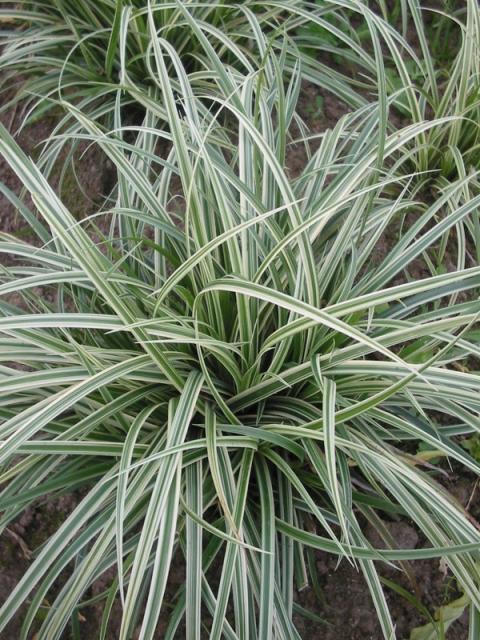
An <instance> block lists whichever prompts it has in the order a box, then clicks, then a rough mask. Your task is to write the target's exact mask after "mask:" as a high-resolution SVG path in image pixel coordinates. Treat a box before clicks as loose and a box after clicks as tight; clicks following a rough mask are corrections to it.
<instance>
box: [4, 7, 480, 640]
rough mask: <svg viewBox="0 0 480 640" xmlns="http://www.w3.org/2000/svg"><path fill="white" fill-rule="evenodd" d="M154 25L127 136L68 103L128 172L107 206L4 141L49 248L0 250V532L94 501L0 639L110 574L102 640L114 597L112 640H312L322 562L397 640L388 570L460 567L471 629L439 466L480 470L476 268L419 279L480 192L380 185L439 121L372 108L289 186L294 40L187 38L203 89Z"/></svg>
mask: <svg viewBox="0 0 480 640" xmlns="http://www.w3.org/2000/svg"><path fill="white" fill-rule="evenodd" d="M252 21H253V22H252V25H254V26H258V27H259V23H258V22H256V21H255V19H254V18H253V17H252ZM145 28H146V29H148V30H149V31H148V34H149V35H148V37H149V43H150V44H149V46H151V51H152V55H151V73H152V77H154V78H155V83H156V85H157V87H158V92H159V95H160V96H161V103H160V104H161V107H159V106H158V104H157V102H156V101H155V100H151V99H149V97H148V93H145V94H143V97H142V102H141V104H142V108H143V110H144V115H143V118H142V120H141V122H139V123H134V124H132V123H131V122H129V121H128V120H127V122H124V114H123V111H122V105H121V101H120V100H119V101H117V102H116V103H115V108H114V111H113V119H114V121H115V128H114V129H113V130H109V129H107V128H103V127H102V126H101V123H99V122H98V121H97V119H96V118H94V117H91V114H88V113H85V112H83V111H82V110H81V109H80V108H78V106H75V105H74V104H71V103H70V102H66V101H64V102H61V103H60V106H61V108H62V109H64V110H65V112H66V113H68V115H69V117H70V118H71V119H72V121H73V119H74V120H75V122H76V123H77V124H76V125H75V128H74V130H73V129H71V130H70V131H69V132H68V133H64V134H63V138H62V142H70V139H69V138H71V137H72V136H75V140H76V139H78V138H81V139H82V140H87V141H88V142H89V143H90V144H92V145H97V146H98V147H99V148H100V149H101V150H102V152H103V153H104V154H105V155H106V156H107V157H108V158H109V160H110V162H111V163H112V164H113V166H114V167H115V172H116V188H115V190H114V193H113V194H111V196H110V198H108V199H106V200H105V203H104V206H103V207H102V208H101V210H99V211H98V212H97V213H95V214H93V215H91V216H89V217H87V218H86V219H84V220H81V221H78V220H76V219H74V217H73V216H72V215H71V213H70V212H69V211H68V210H67V209H66V207H65V206H64V204H63V203H62V202H61V201H60V199H59V198H58V196H57V195H56V194H55V192H54V191H53V189H52V188H51V187H50V186H49V183H48V180H47V179H46V177H45V176H44V175H43V174H42V171H41V170H40V169H39V167H38V166H37V165H35V164H34V162H33V161H32V160H31V159H30V158H28V157H27V156H26V155H25V154H24V153H23V152H22V150H21V149H20V148H19V147H18V145H17V143H16V142H15V141H14V139H13V138H12V137H11V136H10V134H9V133H8V132H7V131H6V130H5V129H4V128H2V129H1V130H0V152H1V153H2V155H3V157H4V158H5V159H6V161H7V162H8V163H9V164H10V166H11V167H12V169H13V170H14V171H15V172H16V174H17V175H18V177H19V178H20V179H21V181H22V183H23V184H24V186H25V188H26V190H27V191H28V192H29V193H30V195H31V199H32V203H33V206H34V207H35V211H33V210H29V209H28V208H27V205H26V204H25V205H24V206H23V207H22V208H21V209H20V213H21V214H23V215H24V216H25V219H26V221H27V222H28V223H29V224H30V225H31V227H32V233H33V234H35V236H36V238H35V239H34V240H32V242H31V243H28V242H22V241H20V240H18V239H15V238H13V237H12V236H9V235H6V234H2V235H1V236H0V252H1V253H2V254H5V255H8V256H9V261H8V264H9V265H10V266H8V267H4V268H3V269H2V273H1V285H0V295H1V296H2V302H1V303H0V315H1V318H0V345H1V349H0V354H1V357H2V361H3V363H2V366H1V369H0V390H1V392H2V393H1V399H0V417H1V424H0V440H1V444H0V462H1V464H2V468H1V475H0V481H1V485H2V492H1V494H0V509H1V514H2V515H1V518H0V525H1V527H2V528H3V529H5V528H6V527H7V526H8V525H9V523H11V522H12V521H13V520H14V519H15V518H16V517H17V516H18V515H19V514H21V513H22V511H23V510H24V509H26V508H27V507H28V506H29V505H31V504H33V503H34V502H35V501H38V500H39V499H40V500H41V499H43V498H44V497H45V496H47V495H52V496H58V495H61V494H65V493H71V492H73V491H75V492H77V495H78V504H77V506H76V507H75V508H74V510H73V511H72V513H71V514H70V515H68V517H67V518H66V519H65V521H64V522H63V523H61V524H60V525H59V527H58V529H57V530H56V531H55V532H54V533H53V534H52V535H51V536H50V537H49V538H48V539H47V540H46V541H45V542H44V543H43V544H42V545H41V546H40V547H39V548H38V549H36V550H35V556H34V558H33V559H32V561H31V563H30V566H29V568H28V570H27V571H26V573H25V575H24V577H23V578H22V580H21V581H20V582H19V583H18V585H17V586H16V587H15V589H14V590H13V591H12V593H11V594H10V596H9V598H8V599H7V601H6V602H5V603H4V605H3V607H2V608H1V610H0V629H5V627H6V625H7V624H8V622H9V620H11V618H12V617H13V616H14V615H15V613H16V612H17V611H18V610H19V609H20V607H22V606H23V605H27V609H26V613H25V614H22V616H23V618H22V620H23V629H22V633H21V639H22V640H23V639H27V638H29V637H31V634H32V633H33V632H37V633H38V637H39V638H49V639H51V640H56V639H60V638H61V637H62V634H63V633H64V631H65V629H66V628H67V627H68V626H69V625H71V626H72V628H74V629H76V628H77V627H78V618H79V614H81V612H82V610H83V609H84V607H86V606H88V604H89V603H91V601H92V598H91V595H90V589H91V587H92V585H94V584H96V582H97V581H98V580H99V579H100V578H102V579H103V581H104V582H105V580H106V579H107V578H108V577H109V579H108V581H107V586H106V588H105V590H104V591H102V593H101V594H100V597H101V598H103V599H104V606H103V618H102V620H101V623H100V630H99V635H98V637H99V638H105V637H107V633H108V631H109V629H110V628H112V626H113V625H115V623H116V622H117V621H116V620H115V619H113V618H114V616H113V615H112V611H118V609H115V606H116V603H119V605H120V607H121V611H122V615H121V622H120V627H119V631H118V638H119V639H120V640H127V639H128V638H131V637H132V635H133V634H134V632H137V633H139V637H140V638H141V639H142V640H146V639H151V638H154V637H156V635H155V633H156V628H157V625H158V622H159V620H160V618H161V619H162V620H163V621H165V620H166V621H167V629H166V631H165V637H166V638H170V639H172V638H177V637H179V634H183V631H180V629H183V627H181V625H183V624H184V625H185V632H184V633H185V636H186V637H187V638H188V639H191V640H193V639H197V638H200V637H203V635H204V634H207V635H209V636H210V637H211V638H228V639H231V640H235V639H244V640H250V639H251V638H259V639H262V640H268V639H269V638H282V639H284V640H290V639H292V638H300V634H299V632H298V631H297V629H296V627H295V617H294V616H295V614H297V613H299V612H302V608H301V607H300V605H299V604H298V602H297V599H296V589H297V587H298V588H301V587H304V586H305V584H306V583H308V581H309V576H310V574H311V572H312V569H313V571H314V570H315V565H314V563H312V562H311V558H312V557H313V555H312V553H313V551H314V550H322V551H324V552H328V553H330V554H333V555H335V556H338V557H339V559H342V561H343V562H351V563H352V564H354V565H355V566H356V567H357V568H358V569H359V571H361V572H362V573H363V576H364V578H365V584H366V586H367V587H368V589H369V591H370V593H371V596H372V599H373V602H374V604H375V608H376V611H377V614H378V619H379V622H380V625H381V629H382V632H383V635H384V637H385V638H394V637H395V621H394V620H392V618H391V615H390V612H389V609H388V605H387V601H386V598H385V594H384V592H383V588H382V584H381V580H380V574H381V571H382V566H383V564H384V563H386V562H388V563H400V566H403V565H404V563H405V561H408V560H411V561H414V560H418V559H425V558H445V559H446V563H447V565H448V567H449V569H450V570H451V571H452V573H453V575H454V576H455V577H456V580H457V582H458V585H459V587H460V588H461V590H462V591H463V592H464V593H465V595H466V598H467V600H468V602H469V605H470V611H471V633H472V634H475V633H476V629H478V624H479V615H478V611H479V610H480V596H479V591H478V583H479V579H480V571H479V563H478V560H479V557H478V556H479V544H480V533H479V531H478V529H477V527H476V526H475V524H474V523H473V522H472V520H471V519H470V518H469V516H468V515H467V514H466V513H465V511H464V510H463V509H462V508H461V507H460V506H459V505H458V504H457V503H456V502H455V500H454V499H453V498H452V496H451V495H450V494H449V493H448V492H447V490H446V489H445V488H443V487H442V485H441V484H440V483H439V481H438V479H439V477H440V476H439V475H438V474H437V473H436V466H435V465H434V464H433V463H426V462H425V455H424V450H425V449H427V450H428V451H432V452H435V458H437V459H438V460H440V462H439V463H438V464H441V463H442V462H443V461H447V462H449V463H451V464H455V465H458V467H459V468H463V469H466V470H469V471H470V472H472V473H474V474H478V472H479V465H478V462H477V460H475V459H474V458H473V457H472V456H470V455H469V453H468V452H467V451H465V449H464V448H462V447H461V446H460V445H459V438H461V437H462V436H465V435H470V434H472V433H477V432H478V429H479V421H478V412H479V408H480V405H479V396H478V387H479V382H480V378H479V375H478V372H476V371H475V370H472V362H475V359H476V358H478V355H479V347H478V342H476V341H475V335H476V333H475V328H476V323H477V319H478V314H479V312H480V305H479V301H478V291H479V286H480V266H478V264H477V263H475V262H474V261H471V260H470V259H468V260H466V261H465V262H464V263H462V264H460V265H457V268H456V269H454V270H452V271H447V272H443V273H441V272H440V273H435V274H434V275H425V270H423V271H422V269H421V267H422V265H426V270H427V273H428V266H429V264H430V263H429V260H430V258H429V252H430V251H431V250H436V247H437V246H438V245H439V244H441V243H442V242H444V241H445V238H451V237H453V236H454V235H455V234H457V235H459V236H462V234H465V233H466V231H465V229H467V230H468V228H469V225H474V224H476V222H475V221H476V220H477V218H476V216H477V215H478V206H479V204H480V196H479V195H473V194H472V195H471V197H470V198H469V199H464V200H461V199H460V195H461V194H463V193H464V192H465V188H467V187H468V185H469V184H470V181H472V180H476V179H477V175H476V174H472V175H471V176H470V175H467V176H465V177H464V178H463V179H462V180H459V181H453V182H452V183H451V184H450V185H449V186H447V187H446V188H445V189H444V191H443V193H442V194H441V196H440V197H439V198H438V199H436V200H435V201H434V202H432V203H426V202H425V201H423V200H418V199H416V197H415V193H414V187H413V186H412V185H413V184H414V182H415V181H414V178H415V177H418V176H416V175H411V174H410V175H401V174H400V173H399V172H395V171H393V170H392V167H394V166H395V164H396V163H397V164H398V162H400V161H401V160H402V157H403V155H404V154H408V153H409V150H410V148H411V145H415V144H416V142H417V141H418V140H419V138H421V137H422V136H424V135H426V134H429V133H430V132H432V131H435V130H436V129H438V128H439V127H440V128H441V127H442V126H443V122H442V121H440V122H436V121H432V122H425V121H422V122H418V123H414V124H411V125H408V126H406V127H404V128H402V129H400V130H399V131H396V132H394V133H392V134H389V133H388V132H387V130H386V127H385V122H384V110H383V107H384V101H382V100H380V101H379V102H378V103H377V102H376V103H372V104H365V105H364V106H363V107H361V108H359V109H358V110H356V111H354V112H352V113H350V114H347V115H346V116H344V117H342V118H341V119H340V120H339V121H338V123H337V125H336V126H335V127H334V128H333V129H330V130H327V131H325V132H324V133H323V134H322V135H321V136H318V135H317V136H312V138H310V136H307V137H305V139H303V140H301V141H300V142H298V141H297V145H298V144H303V145H305V146H306V147H307V151H308V153H307V156H308V161H307V162H306V164H305V167H304V169H303V171H301V173H300V175H299V176H298V177H296V178H294V179H293V178H291V177H290V172H289V169H288V165H289V162H290V157H291V146H292V138H291V136H292V135H296V134H295V132H296V131H297V130H298V128H297V127H296V125H295V123H296V121H297V116H296V107H297V97H298V93H299V83H300V81H301V80H300V78H301V76H300V75H299V74H291V75H288V74H286V75H287V77H289V78H290V79H289V81H288V82H287V84H285V82H284V77H285V75H284V73H283V72H284V69H283V65H284V64H285V57H284V56H282V48H280V49H279V50H272V49H269V46H268V38H267V36H263V35H262V30H261V28H258V29H255V33H256V35H255V38H256V41H257V44H258V47H259V51H262V52H263V53H262V55H261V56H260V55H259V58H261V59H262V63H261V64H259V65H258V66H257V67H254V68H253V69H251V70H250V71H248V70H247V71H246V72H245V73H237V74H234V73H229V72H227V71H225V68H224V63H223V60H222V57H221V56H220V55H219V53H218V52H216V51H215V49H213V48H211V47H209V46H208V38H207V40H204V39H203V36H205V34H206V32H205V31H204V30H203V26H202V25H197V24H195V22H193V23H192V24H191V28H192V30H193V31H194V33H195V35H196V37H197V39H198V41H199V42H204V49H203V50H202V55H203V56H204V57H205V60H206V61H207V63H208V65H209V68H210V70H211V72H210V75H209V77H208V78H206V79H205V82H204V85H203V88H202V90H200V88H199V87H198V85H197V84H196V75H195V73H196V72H195V71H193V72H192V71H190V70H189V69H188V67H187V68H186V67H185V65H184V64H183V62H182V58H181V57H180V55H179V54H178V53H177V51H176V50H175V48H174V47H173V46H172V44H171V43H170V42H168V41H167V40H166V39H164V38H163V37H162V35H161V34H158V33H157V25H156V23H155V19H154V16H153V13H152V12H147V13H146V14H145ZM374 33H375V32H374V31H372V34H374ZM372 37H373V38H374V41H375V35H373V36H372ZM287 43H288V41H287ZM285 46H287V44H286V45H285ZM377 54H378V51H377ZM238 55H240V50H239V51H238ZM376 60H377V63H378V64H377V71H378V74H379V75H380V74H381V65H380V57H379V56H378V55H377V58H376ZM314 138H315V140H314ZM314 141H315V142H318V141H319V142H320V144H319V145H318V144H315V145H313V142H314ZM55 143H56V139H55V138H52V139H51V140H50V141H49V145H53V146H49V145H48V144H47V149H48V148H50V149H51V148H53V147H54V146H55ZM46 153H47V155H48V151H46ZM392 194H394V195H393V196H392ZM440 214H441V219H439V221H438V223H437V224H435V225H432V224H431V222H432V220H433V219H436V218H438V217H439V216H440ZM407 217H413V218H414V220H415V226H414V231H411V230H409V228H408V227H405V226H404V225H403V222H404V220H405V219H406V218H407ZM412 228H413V227H412ZM101 229H103V233H102V232H101ZM382 243H383V245H382ZM384 243H387V247H386V249H385V250H384V251H383V252H382V251H381V250H380V249H381V246H384ZM384 248H385V247H384ZM12 258H13V260H12ZM412 269H413V270H416V272H417V273H418V271H420V273H421V275H420V276H419V277H417V278H413V279H412V278H409V277H407V275H406V274H409V273H410V272H411V271H412ZM39 288H40V293H39ZM12 293H15V294H16V296H15V299H14V301H12V299H11V298H9V295H10V294H12ZM47 293H48V295H46V294H47ZM19 297H20V298H22V297H23V300H19ZM15 301H16V302H15ZM19 366H21V368H22V370H19ZM396 517H402V518H404V517H408V518H409V520H411V522H412V523H413V524H414V526H415V527H416V528H417V529H418V530H419V531H420V532H421V534H422V539H424V540H425V544H422V545H421V546H419V548H415V549H408V550H406V549H398V548H395V547H392V546H391V545H390V546H387V548H386V549H376V548H374V547H372V544H371V542H370V541H369V540H368V539H367V538H366V535H365V523H366V522H367V521H370V522H373V523H377V525H378V523H379V522H380V521H381V520H382V519H388V518H396ZM172 566H173V567H182V568H183V569H184V571H185V576H186V580H185V583H184V584H183V585H181V587H180V588H178V589H176V590H172V589H169V576H171V573H172ZM166 593H168V596H166V595H165V594H166ZM98 599H99V596H97V598H96V600H97V601H98ZM115 628H116V627H115ZM471 637H472V638H474V637H475V635H471Z"/></svg>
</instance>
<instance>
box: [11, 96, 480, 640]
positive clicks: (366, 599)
mask: <svg viewBox="0 0 480 640" xmlns="http://www.w3.org/2000/svg"><path fill="white" fill-rule="evenodd" d="M346 111H347V107H346V105H344V104H343V103H342V102H340V101H338V100H337V99H335V98H334V97H332V96H330V95H328V94H326V93H324V92H319V91H318V90H317V89H316V88H315V87H313V86H311V85H305V86H304V89H303V93H302V97H301V102H300V113H301V115H302V116H303V118H304V120H305V121H307V122H308V126H309V129H310V130H311V131H312V132H313V133H321V132H322V131H324V130H325V129H326V128H328V127H332V126H334V125H335V123H336V122H337V121H338V119H339V117H341V116H342V115H343V114H344V113H346ZM1 120H2V122H3V123H4V124H6V125H8V126H9V127H10V128H11V129H12V130H15V127H16V126H18V124H19V122H20V121H21V114H19V113H15V112H9V113H4V114H2V115H1ZM54 124H55V122H54V120H52V119H46V120H43V121H41V122H37V123H35V124H32V125H30V126H28V127H27V128H25V129H24V130H23V131H22V132H21V134H20V135H19V136H18V138H17V139H18V141H19V143H20V145H21V146H22V148H23V149H24V150H25V151H26V152H27V153H29V154H31V155H35V154H36V152H37V149H38V145H39V144H40V143H41V141H42V140H44V139H45V138H46V137H47V136H48V134H49V132H50V131H51V129H52V127H53V126H54ZM312 147H314V144H313V145H312ZM306 159H307V152H306V150H305V147H304V145H302V144H295V145H292V146H291V149H290V152H289V156H288V162H287V164H288V169H289V172H290V174H291V176H292V177H296V176H297V175H298V174H299V172H300V170H301V168H303V167H304V165H305V161H306ZM77 172H78V175H79V177H80V181H81V182H82V184H83V185H84V186H86V187H87V189H88V193H89V195H90V198H91V199H92V200H93V202H95V201H96V200H97V199H98V198H99V197H100V196H101V194H102V193H103V192H104V190H105V185H106V184H107V183H108V180H109V176H108V167H107V165H106V163H105V161H104V160H103V158H102V157H101V156H100V154H99V153H98V152H96V151H95V150H94V149H92V150H90V151H89V152H88V153H87V154H86V155H84V156H83V157H82V159H81V160H79V164H78V165H77ZM55 180H57V178H54V181H53V183H54V186H55V187H56V186H58V181H57V182H55ZM0 182H3V183H4V184H6V185H7V186H8V187H9V188H10V189H12V191H14V192H16V193H19V192H20V190H21V185H20V183H19V181H18V179H17V178H16V177H15V176H14V175H13V174H12V172H11V171H10V169H9V167H8V166H7V165H6V163H5V162H4V161H3V160H0ZM65 195H66V200H67V204H68V201H70V202H71V203H75V213H76V215H78V216H80V217H81V216H83V215H85V214H87V213H88V212H89V210H90V208H91V206H92V203H91V202H88V201H86V200H85V199H84V200H81V197H80V196H79V193H78V189H77V188H76V187H75V185H74V184H72V192H71V193H67V194H65ZM79 203H80V204H79ZM0 225H1V226H0V229H1V231H3V232H5V233H11V234H13V235H14V236H16V237H18V238H22V239H27V240H28V241H34V238H32V236H31V233H30V232H29V229H28V228H27V227H26V225H25V223H24V222H23V220H22V218H21V217H20V216H19V215H18V214H17V213H16V211H15V209H14V207H13V206H12V205H11V203H10V202H9V201H8V200H7V199H6V198H5V197H4V196H1V195H0ZM386 251H387V249H385V252H386ZM0 259H1V260H2V261H5V257H4V256H0ZM4 263H5V262H4ZM448 483H449V488H450V489H451V490H452V492H453V493H454V494H455V495H456V497H457V499H458V500H459V502H460V503H461V504H462V505H463V506H464V507H467V506H468V510H469V513H470V514H471V515H472V517H474V518H479V516H480V491H479V490H476V491H474V488H475V486H476V485H475V479H474V478H465V477H461V476H456V475H455V474H453V473H451V474H450V475H449V478H448ZM472 496H473V497H472ZM78 499H79V496H78V495H65V496H56V497H48V498H46V499H45V500H40V501H38V502H37V503H36V504H35V505H34V506H33V507H30V508H29V509H27V510H26V511H25V512H24V513H23V514H22V515H21V516H20V517H18V518H17V520H16V521H15V522H14V523H13V524H12V525H11V526H10V527H9V529H8V530H7V532H6V534H5V535H4V536H3V537H2V542H1V544H0V601H1V602H3V601H4V600H5V599H6V598H7V597H8V595H9V594H10V593H11V591H12V589H13V588H14V587H15V585H16V584H17V583H18V581H19V580H20V579H21V577H22V575H23V574H24V572H25V571H26V569H27V568H28V566H29V563H30V561H31V557H32V553H35V550H37V549H38V547H39V545H41V544H42V542H44V541H45V540H46V539H48V537H49V535H51V534H52V533H53V532H54V531H55V530H56V529H57V528H58V526H59V524H60V523H61V522H63V521H64V520H65V518H66V517H67V516H68V514H69V513H70V512H71V511H72V509H73V508H74V507H75V506H76V504H77V503H78ZM385 525H386V527H387V528H388V530H389V532H390V534H391V536H392V537H393V539H394V540H395V541H396V544H397V545H398V547H400V548H406V549H407V548H416V547H421V546H422V545H424V544H425V540H423V539H422V538H421V537H420V535H419V534H418V532H417V531H416V530H415V528H414V527H413V526H412V524H411V523H410V522H408V521H396V522H386V523H385ZM366 531H367V535H368V537H369V539H370V541H371V542H372V544H374V545H375V546H378V547H382V546H383V542H382V540H380V539H379V537H378V534H377V533H376V531H375V530H374V529H373V528H372V527H369V526H367V529H366ZM316 567H317V572H318V581H319V584H320V587H321V590H322V594H323V597H322V601H321V602H319V600H318V598H317V596H316V595H315V593H314V591H313V589H311V588H308V589H306V590H303V591H301V592H300V593H298V594H297V600H298V602H299V603H300V604H301V605H302V606H303V607H305V608H306V609H308V610H310V611H312V612H313V613H315V614H316V615H317V616H320V617H321V618H322V620H323V622H322V623H319V622H312V621H311V620H308V619H305V618H301V617H298V616H297V618H296V623H297V624H298V629H299V632H300V635H301V636H302V638H304V639H305V640H337V639H341V640H382V639H383V635H382V633H381V629H380V626H379V623H378V621H377V616H376V613H375V610H374V607H373V603H372V601H371V598H370V595H369V592H368V589H366V586H365V582H364V579H363V576H362V574H361V571H359V570H357V568H355V567H354V566H352V565H350V564H349V563H348V562H347V561H345V560H343V561H342V562H341V563H340V564H339V565H338V562H337V558H336V557H333V556H329V555H327V554H324V553H318V554H316ZM378 568H379V572H380V574H381V575H382V576H383V577H384V578H387V579H389V580H392V581H395V582H396V583H398V584H399V585H400V586H402V587H403V588H404V589H406V590H408V591H409V592H410V593H413V594H415V595H416V596H417V597H418V598H419V600H420V601H421V602H422V603H423V604H424V605H425V606H427V607H428V609H429V610H430V612H432V613H433V611H434V610H435V608H436V607H438V606H441V605H443V604H446V603H448V602H450V601H451V600H454V599H455V598H456V597H458V595H459V594H458V592H457V587H456V584H455V581H454V580H453V578H452V575H451V573H450V572H449V570H448V566H445V565H444V563H442V562H439V561H422V562H415V563H410V564H409V567H408V575H407V573H406V572H405V571H402V570H401V569H396V568H392V567H391V566H386V565H384V566H382V567H378ZM113 575H114V571H113V570H112V571H111V572H109V573H108V574H106V575H105V576H103V577H102V579H101V580H99V581H97V583H96V584H95V585H94V586H93V587H92V589H91V592H90V594H88V595H89V596H95V595H97V594H98V593H101V592H102V591H103V589H104V588H105V587H106V586H107V585H108V584H109V580H111V579H112V577H113ZM183 579H184V572H183V568H182V567H181V565H179V564H177V565H174V567H173V571H172V585H171V588H172V589H174V588H175V587H176V586H178V585H180V584H182V582H183ZM385 592H386V596H387V600H388V604H389V606H390V609H391V613H392V617H393V620H394V623H395V624H396V627H397V637H398V640H407V639H408V637H409V635H410V631H411V629H412V628H414V627H415V626H418V625H421V624H425V622H426V621H425V620H424V619H422V616H421V615H420V614H419V612H418V611H417V609H416V608H415V607H413V606H412V605H411V604H410V603H409V602H408V601H407V600H405V599H404V598H403V597H401V596H399V595H398V594H397V593H396V592H394V591H392V590H391V589H388V588H386V590H385ZM101 615H102V605H101V604H95V605H92V606H91V607H89V608H86V609H82V611H81V618H80V628H81V637H82V638H85V640H93V639H94V638H97V637H98V629H99V623H100V620H101ZM120 617H121V609H120V605H119V603H116V604H115V605H114V612H113V615H112V618H111V619H112V621H113V625H112V629H111V631H110V634H109V640H114V638H117V637H118V633H119V627H118V624H119V620H120ZM21 621H22V612H20V614H19V615H17V616H16V618H15V619H14V620H13V622H12V623H11V624H10V625H9V627H8V628H7V629H6V630H5V631H4V633H3V634H2V635H1V638H0V640H16V639H17V638H19V637H20V636H19V634H20V628H21ZM179 634H180V635H179V636H178V637H184V633H183V631H180V632H179ZM162 636H163V627H162V623H160V625H159V629H158V635H157V638H158V639H160V638H162ZM446 637H447V638H448V639H449V640H464V639H466V638H467V620H466V619H465V616H462V618H461V619H460V620H459V621H458V622H456V623H455V624H454V625H452V627H451V628H450V631H449V632H448V633H447V636H446ZM64 638H65V640H67V639H68V638H70V632H69V631H68V630H67V631H66V632H65V634H64ZM32 640H36V639H34V637H32ZM38 640H40V639H38Z"/></svg>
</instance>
